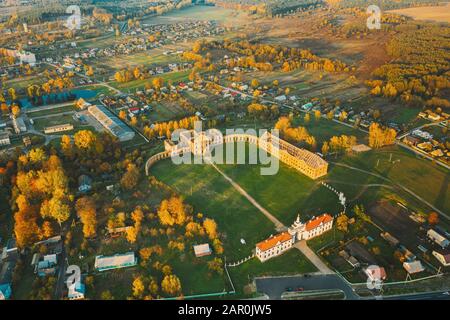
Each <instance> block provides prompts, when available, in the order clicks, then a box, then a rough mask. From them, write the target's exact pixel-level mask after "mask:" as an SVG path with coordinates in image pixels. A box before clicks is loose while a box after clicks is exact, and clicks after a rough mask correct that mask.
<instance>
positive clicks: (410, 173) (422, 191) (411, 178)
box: [338, 146, 450, 212]
mask: <svg viewBox="0 0 450 320" xmlns="http://www.w3.org/2000/svg"><path fill="white" fill-rule="evenodd" d="M391 154H392V162H389V159H390V157H391ZM398 160H399V161H398ZM378 161H379V163H378V166H377V162H378ZM394 161H396V163H395V164H394V163H393V162H394ZM343 162H344V163H347V164H349V165H352V166H355V167H358V168H361V169H365V170H369V171H370V170H372V171H373V172H375V173H378V174H381V175H383V176H384V177H387V178H389V179H390V180H392V181H393V182H394V183H398V184H401V185H403V186H405V187H407V188H408V189H410V190H411V191H412V192H414V193H416V194H417V195H418V196H420V197H423V198H424V199H425V200H426V201H428V202H430V203H431V204H433V205H435V206H436V207H437V208H438V209H440V210H442V211H443V212H450V175H449V174H448V171H447V170H446V169H444V168H442V167H440V166H438V165H437V164H434V163H433V162H431V161H428V160H424V159H420V158H418V157H416V156H415V155H414V154H412V153H410V152H408V151H406V150H404V149H400V148H399V147H396V146H393V147H389V148H384V149H382V150H378V151H370V152H367V153H364V154H362V155H360V156H358V157H346V158H345V159H344V160H343ZM344 170H345V169H344ZM338 171H341V170H338ZM354 176H359V174H357V173H354V174H352V178H351V179H353V177H354Z"/></svg>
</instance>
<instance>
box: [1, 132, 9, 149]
mask: <svg viewBox="0 0 450 320" xmlns="http://www.w3.org/2000/svg"><path fill="white" fill-rule="evenodd" d="M10 144H11V140H10V139H9V134H8V133H7V132H0V146H8V145H10Z"/></svg>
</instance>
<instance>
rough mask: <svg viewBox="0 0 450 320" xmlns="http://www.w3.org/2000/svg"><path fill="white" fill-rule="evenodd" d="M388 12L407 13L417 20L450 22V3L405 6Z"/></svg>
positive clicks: (406, 14)
mask: <svg viewBox="0 0 450 320" xmlns="http://www.w3.org/2000/svg"><path fill="white" fill-rule="evenodd" d="M388 12H389V13H396V14H401V15H405V16H407V17H410V18H413V19H415V20H431V21H437V22H450V3H446V4H443V5H442V6H430V7H415V8H405V9H398V10H390V11H388Z"/></svg>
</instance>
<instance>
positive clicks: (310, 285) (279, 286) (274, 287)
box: [255, 274, 359, 300]
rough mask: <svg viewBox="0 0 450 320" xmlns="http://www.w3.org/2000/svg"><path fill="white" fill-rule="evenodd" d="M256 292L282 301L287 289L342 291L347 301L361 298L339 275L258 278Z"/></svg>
mask: <svg viewBox="0 0 450 320" xmlns="http://www.w3.org/2000/svg"><path fill="white" fill-rule="evenodd" d="M255 283H256V290H257V292H259V293H264V294H266V295H267V296H268V297H269V299H270V300H280V299H281V295H282V294H283V293H284V292H285V291H286V290H287V288H298V287H300V288H303V289H304V290H305V291H307V290H341V291H343V292H344V294H345V297H346V299H349V300H357V299H359V296H358V295H357V294H356V293H355V292H354V291H353V289H352V288H351V287H350V286H349V285H348V284H347V283H346V282H345V281H344V280H342V279H341V278H340V277H339V276H338V275H336V274H333V275H331V274H326V275H311V276H309V277H304V276H303V275H299V276H289V277H270V278H256V279H255Z"/></svg>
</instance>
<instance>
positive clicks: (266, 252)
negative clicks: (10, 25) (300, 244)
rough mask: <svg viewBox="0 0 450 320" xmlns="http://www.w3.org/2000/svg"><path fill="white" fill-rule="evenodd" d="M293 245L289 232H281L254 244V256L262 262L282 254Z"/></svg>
mask: <svg viewBox="0 0 450 320" xmlns="http://www.w3.org/2000/svg"><path fill="white" fill-rule="evenodd" d="M293 245H294V238H293V237H292V235H291V234H290V233H289V232H283V233H280V234H278V235H275V236H272V237H270V238H269V239H266V240H264V241H262V242H259V243H258V244H256V256H257V257H258V259H259V260H260V261H261V262H264V261H267V260H269V259H270V258H273V257H276V256H278V255H280V254H282V253H283V252H285V251H286V250H288V249H290V248H292V246H293Z"/></svg>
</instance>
